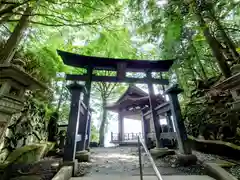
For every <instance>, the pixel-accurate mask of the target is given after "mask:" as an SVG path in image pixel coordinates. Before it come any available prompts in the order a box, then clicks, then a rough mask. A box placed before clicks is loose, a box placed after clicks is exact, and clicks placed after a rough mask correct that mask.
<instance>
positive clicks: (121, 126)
mask: <svg viewBox="0 0 240 180" xmlns="http://www.w3.org/2000/svg"><path fill="white" fill-rule="evenodd" d="M118 133H119V138H118V140H119V142H123V141H124V117H123V113H122V110H119V112H118Z"/></svg>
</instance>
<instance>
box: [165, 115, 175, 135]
mask: <svg viewBox="0 0 240 180" xmlns="http://www.w3.org/2000/svg"><path fill="white" fill-rule="evenodd" d="M166 119H167V124H168V128H169V129H170V131H169V129H168V132H174V128H173V123H172V119H171V112H170V111H168V112H167V113H166Z"/></svg>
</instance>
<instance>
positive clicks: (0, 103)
mask: <svg viewBox="0 0 240 180" xmlns="http://www.w3.org/2000/svg"><path fill="white" fill-rule="evenodd" d="M38 89H39V90H44V89H46V87H45V86H44V84H42V83H41V82H39V81H37V80H36V79H35V78H33V77H32V76H30V75H29V74H27V73H26V72H25V71H24V70H23V68H20V67H19V66H17V65H13V64H0V139H2V136H3V135H4V134H5V131H6V128H7V127H8V123H9V122H10V119H11V116H12V115H13V114H14V113H17V112H20V111H21V109H22V107H23V102H24V94H25V92H26V90H38Z"/></svg>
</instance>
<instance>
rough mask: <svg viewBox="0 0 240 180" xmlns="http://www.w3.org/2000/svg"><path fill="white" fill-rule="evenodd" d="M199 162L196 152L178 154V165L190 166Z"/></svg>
mask: <svg viewBox="0 0 240 180" xmlns="http://www.w3.org/2000/svg"><path fill="white" fill-rule="evenodd" d="M196 163H197V157H196V156H195V155H194V154H177V159H176V164H177V165H178V166H190V165H194V164H196Z"/></svg>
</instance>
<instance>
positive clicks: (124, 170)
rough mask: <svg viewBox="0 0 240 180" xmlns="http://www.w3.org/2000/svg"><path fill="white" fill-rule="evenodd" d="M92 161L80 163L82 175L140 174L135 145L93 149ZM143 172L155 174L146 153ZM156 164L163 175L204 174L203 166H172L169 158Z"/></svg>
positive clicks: (143, 156) (157, 161) (143, 159)
mask: <svg viewBox="0 0 240 180" xmlns="http://www.w3.org/2000/svg"><path fill="white" fill-rule="evenodd" d="M92 151H93V152H92V154H91V162H90V163H81V164H79V169H80V173H79V176H80V175H83V174H85V176H90V175H103V174H104V175H113V174H114V175H118V174H119V175H121V176H123V175H128V176H129V175H132V176H139V174H140V172H139V159H138V152H137V148H135V147H114V148H95V149H92ZM142 163H143V174H144V175H148V176H151V175H152V176H155V172H154V170H153V168H152V165H151V163H150V161H149V160H148V157H147V155H146V154H144V153H143V155H142ZM156 165H157V167H158V169H159V171H160V173H161V174H162V175H183V174H194V175H198V174H202V172H201V167H199V165H196V166H194V167H187V168H180V167H172V164H171V163H169V160H168V159H166V158H164V159H158V160H156Z"/></svg>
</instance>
